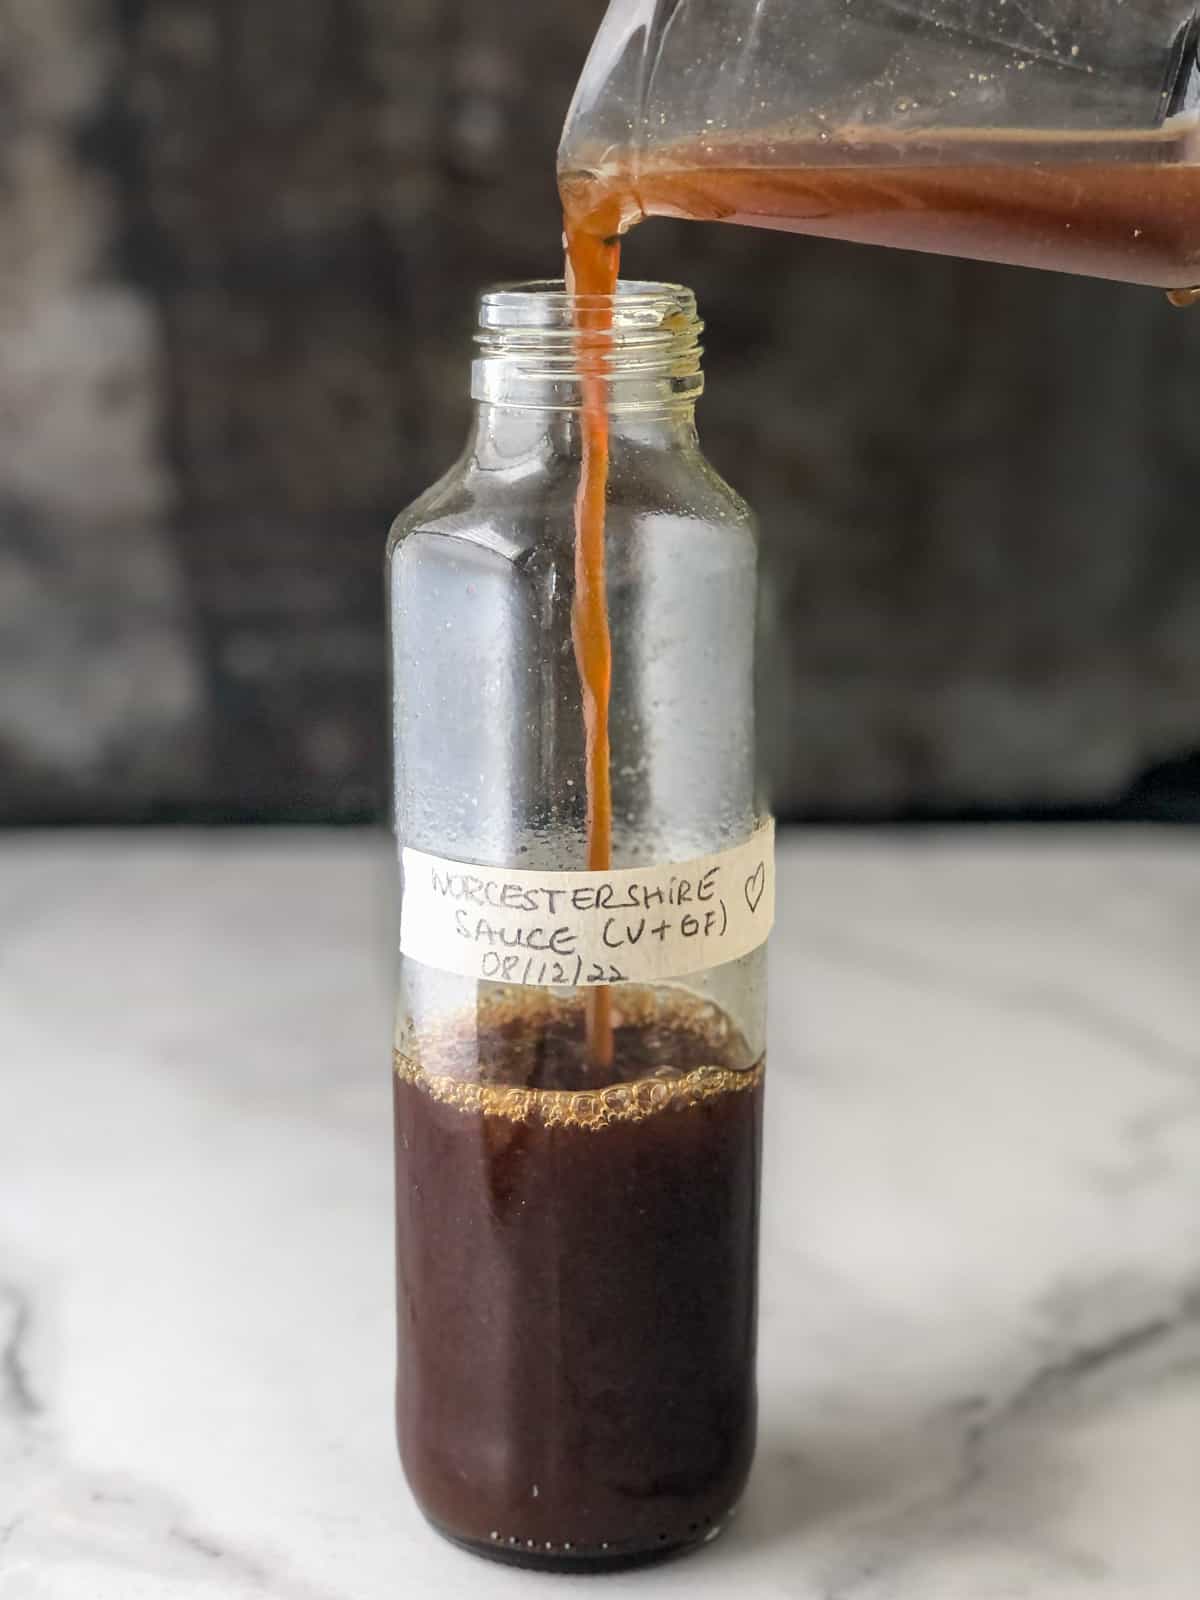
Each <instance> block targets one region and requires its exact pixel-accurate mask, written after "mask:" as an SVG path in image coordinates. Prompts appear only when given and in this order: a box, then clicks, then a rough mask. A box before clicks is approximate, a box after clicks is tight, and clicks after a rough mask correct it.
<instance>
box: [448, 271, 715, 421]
mask: <svg viewBox="0 0 1200 1600" xmlns="http://www.w3.org/2000/svg"><path fill="white" fill-rule="evenodd" d="M702 327H703V324H702V323H701V321H700V319H699V317H698V316H697V315H696V300H695V296H694V295H693V294H692V292H691V290H690V289H684V288H682V287H680V286H679V285H676V284H663V283H638V282H633V281H628V282H622V283H619V284H618V285H617V292H616V293H615V294H611V295H574V294H569V293H567V292H566V290H565V288H564V285H563V283H562V280H561V279H554V280H550V281H546V282H536V283H528V284H517V285H515V286H514V287H512V288H509V289H495V290H491V291H489V292H488V293H487V294H485V295H484V296H483V297H482V299H481V300H480V304H479V325H478V328H477V331H476V335H475V342H476V346H477V350H478V354H477V356H476V359H475V362H474V365H473V367H472V370H471V393H472V395H473V397H474V398H475V399H476V400H477V401H479V402H480V403H481V406H484V407H486V406H490V407H493V408H495V409H497V410H503V411H505V412H518V411H523V410H530V411H534V412H538V413H541V414H542V415H543V416H546V415H549V414H556V413H561V414H565V415H575V416H578V415H579V414H581V413H582V412H583V410H584V409H585V407H587V408H588V409H589V410H590V411H591V413H592V415H593V416H595V415H600V414H602V415H604V416H606V417H607V418H608V422H609V426H610V428H611V429H612V431H613V435H614V437H615V436H621V435H624V434H626V433H627V432H629V431H630V430H633V431H637V427H638V424H637V422H636V421H635V419H641V420H642V421H645V422H650V421H651V420H652V419H653V420H654V421H656V422H660V423H662V424H663V425H664V428H665V431H666V432H671V431H673V430H674V427H675V419H679V418H686V419H687V420H688V421H690V419H691V416H692V408H693V406H694V404H695V401H696V399H697V397H698V396H699V394H700V393H701V391H702V390H703V387H704V377H703V374H702V372H701V370H700V357H701V348H700V332H701V329H702ZM543 426H544V424H543ZM568 431H570V430H568ZM651 431H655V430H653V429H652V430H651ZM660 431H662V430H660Z"/></svg>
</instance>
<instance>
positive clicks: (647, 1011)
mask: <svg viewBox="0 0 1200 1600" xmlns="http://www.w3.org/2000/svg"><path fill="white" fill-rule="evenodd" d="M615 1002H616V1003H615V1007H614V1015H613V1022H614V1027H613V1062H612V1069H611V1072H610V1073H609V1075H608V1076H609V1081H608V1083H607V1084H606V1085H605V1086H604V1087H602V1088H596V1087H595V1086H594V1084H595V1067H594V1063H592V1062H590V1061H589V1059H588V1056H587V1050H586V1042H585V1017H584V1007H583V1003H582V1001H581V1000H579V999H573V1000H556V999H554V998H553V997H551V996H549V995H547V994H546V993H545V992H539V991H533V990H531V991H525V992H524V993H523V994H521V993H516V992H514V991H505V992H504V993H503V995H502V996H501V997H500V998H494V999H493V1000H491V1001H490V1002H489V1001H486V1000H485V1001H481V1007H482V1009H481V1013H480V1017H479V1019H478V1021H477V1022H476V1021H474V1020H464V1021H463V1022H462V1023H460V1024H458V1025H456V1026H452V1027H450V1028H448V1029H447V1031H446V1032H445V1033H444V1034H442V1035H441V1036H438V1037H435V1038H433V1039H429V1038H425V1039H423V1040H422V1044H421V1053H420V1057H419V1058H417V1057H414V1056H411V1055H399V1056H398V1057H397V1060H396V1077H395V1128H396V1151H397V1158H398V1172H399V1182H398V1184H397V1259H398V1269H399V1271H398V1276H399V1289H398V1294H399V1380H398V1386H397V1418H398V1426H399V1435H400V1444H401V1454H402V1458H403V1461H404V1465H405V1470H406V1473H407V1475H408V1478H409V1482H410V1484H411V1485H412V1488H413V1491H414V1493H415V1494H416V1496H417V1498H418V1500H419V1502H420V1504H421V1506H422V1508H423V1510H424V1511H425V1513H426V1515H427V1516H428V1517H429V1518H430V1520H431V1521H432V1522H433V1523H434V1524H435V1525H436V1526H437V1527H439V1528H440V1529H441V1530H442V1531H443V1532H444V1533H446V1534H448V1535H449V1536H450V1537H451V1538H453V1539H456V1540H458V1541H460V1542H462V1543H466V1544H468V1545H471V1546H473V1547H476V1548H478V1549H480V1550H482V1551H483V1552H485V1553H487V1554H491V1555H497V1556H501V1557H507V1558H508V1559H510V1560H515V1561H521V1562H523V1563H527V1564H535V1565H542V1566H544V1565H549V1566H562V1567H580V1566H589V1565H594V1566H611V1565H620V1564H623V1563H625V1562H634V1561H640V1560H646V1559H648V1558H653V1557H655V1556H658V1555H662V1554H667V1553H669V1552H670V1551H672V1550H676V1549H679V1548H680V1547H683V1546H686V1545H689V1544H693V1543H699V1542H701V1541H702V1540H703V1539H704V1538H705V1537H707V1536H709V1535H710V1534H711V1532H712V1530H713V1529H714V1528H716V1527H718V1526H719V1525H720V1523H721V1521H722V1520H723V1519H724V1517H725V1516H726V1515H727V1513H728V1512H729V1510H730V1508H731V1507H732V1506H733V1505H734V1503H735V1502H736V1500H737V1498H738V1496H739V1495H740V1493H741V1490H742V1487H743V1485H744V1482H745V1478H746V1475H747V1472H748V1470H749V1466H750V1460H751V1456H752V1454H753V1447H754V1422H755V1393H754V1344H755V1317H756V1293H755V1280H756V1272H757V1239H758V1181H759V1160H760V1145H761V1125H762V1076H763V1075H762V1064H761V1061H760V1062H758V1063H753V1062H751V1061H750V1060H749V1051H748V1048H747V1046H746V1044H745V1041H744V1040H743V1039H742V1037H741V1035H740V1034H739V1033H738V1032H737V1030H736V1029H734V1028H733V1027H732V1025H731V1024H730V1023H729V1022H728V1020H727V1019H726V1018H725V1017H724V1015H723V1014H722V1013H721V1012H720V1011H718V1010H717V1009H716V1008H715V1007H713V1006H712V1005H709V1004H707V1003H706V1002H704V1001H702V1000H699V999H696V998H694V997H690V996H687V995H684V994H682V993H679V992H674V993H673V992H671V991H666V990H660V991H655V990H643V989H637V988H631V987H624V986H623V987H622V988H621V989H620V990H619V991H616V992H615Z"/></svg>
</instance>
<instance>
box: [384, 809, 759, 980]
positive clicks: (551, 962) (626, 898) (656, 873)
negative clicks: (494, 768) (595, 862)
mask: <svg viewBox="0 0 1200 1600" xmlns="http://www.w3.org/2000/svg"><path fill="white" fill-rule="evenodd" d="M403 861H404V903H403V908H402V911H401V917H400V948H401V950H402V951H403V953H404V954H405V955H406V956H411V957H412V958H413V960H414V961H420V962H423V963H424V964H425V965H426V966H430V967H440V968H441V969H442V971H444V972H457V973H460V974H461V975H462V976H463V977H466V978H490V979H492V980H494V981H495V982H497V983H533V984H569V985H572V986H575V987H578V986H581V985H583V986H586V985H588V984H607V983H654V982H658V981H661V980H663V979H667V978H681V977H683V976H684V975H685V974H686V973H689V972H699V971H701V970H702V969H703V968H705V967H717V966H720V965H721V964H722V963H723V962H726V961H736V960H737V959H738V957H739V956H744V955H748V954H749V953H750V951H751V950H756V949H757V948H758V946H759V945H760V944H762V943H763V942H764V940H765V939H766V937H767V935H768V934H769V933H770V931H771V924H772V923H773V922H774V920H775V824H774V822H772V821H770V820H769V819H768V820H767V821H766V822H764V823H763V824H762V825H761V826H760V827H758V828H756V829H755V831H754V833H753V834H752V835H751V836H750V838H749V839H747V840H745V842H744V843H742V844H739V845H735V846H734V847H733V848H732V849H730V850H722V851H720V852H719V853H718V854H716V855H708V856H698V857H697V858H696V859H695V860H693V861H677V862H672V863H671V864H670V865H669V866H655V867H622V868H619V869H616V870H614V871H612V872H537V871H533V870H530V871H525V870H522V869H521V868H512V867H480V866H471V865H468V864H466V863H464V862H461V861H447V860H445V859H444V858H443V857H441V856H431V855H426V853H425V852H424V851H423V850H405V851H404V852H403Z"/></svg>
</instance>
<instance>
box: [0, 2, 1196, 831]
mask: <svg viewBox="0 0 1200 1600" xmlns="http://www.w3.org/2000/svg"><path fill="white" fill-rule="evenodd" d="M602 11H603V3H602V0H520V3H519V4H518V3H517V0H0V121H2V127H3V135H2V137H0V821H6V822H10V823H17V822H21V823H28V822H39V821H46V822H58V821H136V820H144V819H163V820H176V819H189V818H192V819H198V820H209V819H243V818H244V819H251V818H253V819H258V818H265V819H270V818H305V819H309V818H329V819H350V818H361V817H374V816H378V815H382V814H383V813H384V811H385V809H386V804H385V789H386V708H385V689H384V654H383V604H382V589H381V558H382V549H383V542H384V537H385V534H386V530H387V526H388V523H389V521H390V520H391V518H392V516H393V515H394V514H395V512H396V511H398V510H399V509H400V508H401V507H402V506H403V505H404V503H405V502H406V501H407V500H409V499H411V498H412V497H413V496H414V495H415V494H416V493H417V492H418V491H419V490H420V489H422V488H423V487H424V486H425V484H426V483H428V482H429V481H430V480H431V479H432V478H433V477H434V476H436V475H437V474H438V473H439V472H440V471H441V470H442V469H443V468H444V467H445V466H446V465H447V464H448V463H449V461H450V460H451V459H452V458H453V456H454V455H455V454H456V453H457V450H458V447H459V444H460V441H461V437H462V433H463V430H464V427H465V423H466V414H467V369H468V361H469V354H470V350H469V332H470V327H471V317H472V298H473V296H474V294H475V292H476V291H477V289H478V288H479V286H480V285H481V284H483V283H485V282H487V281H489V280H497V279H505V278H517V277H526V276H535V275H549V274H552V273H554V272H556V271H557V270H559V254H558V238H559V220H558V216H557V212H556V204H555V193H554V181H553V156H554V147H555V144H556V141H557V134H558V130H559V126H560V124H561V121H562V117H563V113H564V111H565V108H566V104H567V100H568V98H569V95H570V91H571V87H572V85H573V82H574V79H575V76H576V74H577V73H578V70H579V68H580V66H581V64H582V60H583V57H584V54H585V51H586V48H587V45H588V42H589V40H590V38H591V35H592V32H593V31H594V29H595V26H596V24H597V22H598V20H599V17H600V15H601V13H602ZM626 260H627V270H628V271H629V272H630V273H631V274H634V275H641V276H669V277H681V278H684V279H685V280H687V281H689V282H691V283H692V284H693V285H694V287H695V288H696V289H697V291H698V293H699V295H700V296H701V302H702V309H703V311H704V313H705V315H706V317H707V319H708V323H709V333H708V338H707V345H708V351H709V355H708V359H707V370H708V374H709V392H708V395H707V396H706V398H705V399H704V401H703V403H702V408H701V413H700V419H701V428H702V433H703V437H704V440H705V443H706V447H707V450H708V453H709V455H710V456H711V457H712V459H713V460H714V461H715V463H716V464H717V466H718V467H719V468H720V469H721V470H722V471H724V472H725V473H726V475H727V476H728V477H729V478H730V479H731V480H732V481H733V482H734V483H735V484H736V485H737V487H738V488H739V489H741V490H742V492H743V493H745V494H746V495H747V496H748V498H749V499H750V500H751V501H752V502H753V503H754V504H755V505H756V507H757V508H758V510H759V511H760V513H761V517H762V522H763V528H764V552H763V568H764V621H765V624H766V634H765V641H764V662H763V682H762V707H763V740H762V743H763V756H764V764H765V766H766V768H767V770H768V773H769V775H770V778H771V780H772V784H773V790H774V794H775V798H776V801H777V807H778V810H779V811H780V813H781V814H782V815H783V816H785V817H808V818H815V817H821V818H838V819H859V818H879V817H926V816H975V815H987V816H1010V815H1011V816H1078V815H1083V816H1092V815H1095V816H1100V815H1115V816H1152V817H1164V818H1166V817H1171V818H1191V819H1195V818H1197V817H1200V759H1198V758H1197V754H1196V752H1197V751H1200V539H1197V537H1196V523H1197V509H1198V507H1200V429H1198V427H1197V418H1198V417H1200V310H1197V311H1195V312H1193V313H1191V314H1190V315H1189V314H1187V313H1180V312H1173V311H1171V310H1170V309H1169V308H1168V307H1167V305H1166V304H1165V302H1163V300H1162V299H1161V297H1159V296H1157V295H1156V294H1153V293H1151V292H1149V291H1145V290H1137V289H1125V288H1121V287H1116V286H1111V285H1104V284H1097V283H1086V282H1077V281H1071V280H1067V279H1063V278H1055V277H1050V276H1037V275H1033V274H1026V273H1021V272H1018V271H1011V270H1002V269H992V268H986V267H980V266H974V265H971V264H966V263H955V262H947V261H937V260H932V259H921V258H918V257H908V256H902V255H890V254H886V253H883V252H872V251H869V250H864V249H855V248H852V247H840V246H837V245H832V244H826V243H818V242H809V241H804V240H799V239H789V238H784V237H778V236H771V235H768V234H756V233H751V232H745V231H741V230H737V229H732V228H727V229H723V228H712V227H709V228H699V227H694V226H691V227H689V226H683V225H674V224H665V223H654V224H649V225H647V226H646V227H645V228H643V229H641V230H639V231H638V232H637V233H636V234H635V235H634V237H633V239H632V241H631V243H630V244H629V246H628V249H627V257H626Z"/></svg>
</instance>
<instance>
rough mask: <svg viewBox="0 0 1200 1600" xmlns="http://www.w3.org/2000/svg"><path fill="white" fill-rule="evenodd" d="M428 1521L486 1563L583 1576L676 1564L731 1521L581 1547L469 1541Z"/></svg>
mask: <svg viewBox="0 0 1200 1600" xmlns="http://www.w3.org/2000/svg"><path fill="white" fill-rule="evenodd" d="M730 1516H732V1512H731V1513H730ZM426 1520H427V1521H428V1523H429V1526H430V1527H431V1528H432V1529H433V1531H434V1532H435V1533H438V1534H440V1535H441V1537H442V1538H443V1539H445V1540H447V1541H448V1542H449V1543H450V1544H453V1545H457V1546H458V1548H459V1549H460V1550H466V1551H467V1552H468V1553H469V1554H470V1555H473V1556H482V1557H483V1558H484V1559H485V1560H487V1561H498V1562H500V1563H501V1565H503V1566H507V1567H523V1568H524V1569H525V1570H526V1571H534V1572H557V1573H567V1572H574V1573H577V1574H578V1575H580V1576H581V1577H582V1576H585V1575H587V1574H590V1573H602V1572H628V1571H629V1570H630V1569H631V1568H633V1567H652V1566H658V1565H659V1564H660V1563H661V1562H664V1561H674V1560H676V1559H677V1558H678V1557H680V1556H684V1555H688V1554H689V1553H690V1552H691V1551H693V1550H699V1549H701V1548H702V1547H703V1546H704V1545H706V1544H711V1543H712V1542H713V1540H714V1539H716V1538H718V1537H719V1535H720V1534H721V1533H722V1532H723V1531H724V1529H725V1526H726V1524H727V1522H728V1520H729V1518H728V1517H723V1518H722V1519H721V1520H720V1521H719V1522H714V1521H713V1520H712V1519H710V1518H706V1519H705V1522H704V1523H703V1524H702V1525H698V1526H697V1528H696V1531H695V1532H694V1533H693V1532H689V1533H687V1534H685V1535H684V1536H683V1537H682V1538H669V1537H667V1536H663V1537H662V1538H660V1540H659V1541H658V1542H656V1543H654V1544H650V1545H643V1544H639V1545H636V1546H630V1545H628V1544H624V1545H622V1544H617V1543H614V1544H611V1545H609V1544H602V1545H599V1546H597V1545H587V1546H580V1547H579V1548H575V1547H573V1546H571V1545H568V1544H564V1545H550V1544H538V1543H536V1541H534V1540H532V1539H517V1538H515V1537H511V1536H510V1537H508V1538H505V1537H503V1536H501V1535H500V1534H499V1533H494V1534H493V1535H492V1536H491V1538H489V1539H482V1540H481V1539H467V1538H463V1537H461V1536H460V1535H459V1534H456V1533H451V1532H450V1530H449V1529H448V1528H443V1527H442V1526H441V1525H440V1523H437V1522H434V1521H433V1519H432V1518H427V1519H426Z"/></svg>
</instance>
